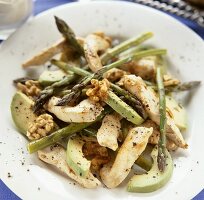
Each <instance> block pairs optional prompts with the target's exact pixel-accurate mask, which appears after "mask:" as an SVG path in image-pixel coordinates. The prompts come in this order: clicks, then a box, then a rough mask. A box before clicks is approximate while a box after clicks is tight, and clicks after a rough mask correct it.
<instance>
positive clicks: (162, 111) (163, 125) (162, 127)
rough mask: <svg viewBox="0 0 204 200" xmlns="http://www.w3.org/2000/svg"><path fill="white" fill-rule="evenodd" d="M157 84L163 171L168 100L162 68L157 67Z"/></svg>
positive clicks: (160, 168)
mask: <svg viewBox="0 0 204 200" xmlns="http://www.w3.org/2000/svg"><path fill="white" fill-rule="evenodd" d="M156 80H157V86H158V92H159V111H160V125H159V130H160V138H159V142H158V158H157V162H158V168H159V170H160V171H161V172H162V171H164V170H165V167H166V153H165V152H166V100H165V90H164V84H163V75H162V72H161V68H160V67H158V68H157V75H156Z"/></svg>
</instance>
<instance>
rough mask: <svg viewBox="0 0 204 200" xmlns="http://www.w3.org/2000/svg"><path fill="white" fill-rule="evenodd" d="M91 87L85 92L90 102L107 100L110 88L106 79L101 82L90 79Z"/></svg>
mask: <svg viewBox="0 0 204 200" xmlns="http://www.w3.org/2000/svg"><path fill="white" fill-rule="evenodd" d="M91 85H92V88H89V89H88V90H87V91H86V95H87V96H88V97H89V99H90V100H92V101H94V102H99V101H100V100H104V99H105V98H107V92H108V89H109V87H110V83H109V82H108V80H107V79H103V80H102V81H98V80H96V79H92V80H91Z"/></svg>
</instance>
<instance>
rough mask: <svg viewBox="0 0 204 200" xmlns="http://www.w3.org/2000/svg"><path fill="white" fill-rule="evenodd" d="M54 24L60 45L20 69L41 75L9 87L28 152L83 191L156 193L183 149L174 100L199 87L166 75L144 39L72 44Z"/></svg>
mask: <svg viewBox="0 0 204 200" xmlns="http://www.w3.org/2000/svg"><path fill="white" fill-rule="evenodd" d="M55 21H56V25H57V28H58V30H59V32H60V33H61V34H62V38H61V39H60V40H59V41H57V42H56V43H55V44H53V45H52V46H51V47H48V48H47V49H45V50H42V52H40V53H39V54H37V55H34V56H33V57H32V58H30V59H28V60H27V61H25V62H24V63H23V67H24V68H25V70H26V68H29V67H42V65H45V64H47V63H49V68H47V69H45V70H44V71H43V72H42V74H41V75H40V76H39V77H38V78H37V79H36V78H35V79H34V78H33V77H29V78H19V79H16V80H15V81H14V83H15V85H16V88H17V90H18V91H17V92H16V94H15V95H14V96H13V100H12V102H11V113H12V117H13V121H14V123H15V125H16V127H17V128H18V129H19V132H21V133H23V134H24V135H25V136H27V138H28V146H27V148H28V151H29V153H35V152H37V155H38V158H39V159H40V160H42V161H43V162H45V163H47V164H48V165H53V166H55V167H56V168H58V169H59V170H60V171H62V172H64V173H65V174H66V175H67V176H68V177H69V178H71V179H73V180H74V181H76V182H77V183H79V184H80V185H81V186H83V187H85V188H96V187H99V186H101V185H102V184H104V185H105V186H106V187H108V188H115V187H117V186H119V185H120V184H121V183H122V182H123V181H124V180H127V181H128V184H127V191H129V192H143V193H144V192H153V191H155V190H157V189H159V188H161V187H163V186H164V185H165V184H166V183H167V182H168V181H169V180H170V178H171V175H172V173H173V159H172V157H171V151H175V150H176V149H178V148H182V149H184V150H185V149H186V148H188V144H187V142H186V141H185V135H184V134H183V132H184V131H185V130H186V128H187V111H186V110H185V108H184V107H183V106H181V104H180V103H178V102H177V100H176V93H178V92H182V91H188V90H190V89H193V88H195V87H197V86H198V85H199V83H200V82H199V81H192V82H188V83H182V82H181V80H179V79H177V78H176V77H174V76H173V75H171V74H170V73H169V72H168V68H167V66H166V62H165V55H166V54H167V50H165V49H158V48H152V47H150V46H147V45H145V41H146V40H148V39H150V38H151V37H153V34H152V33H151V32H147V33H144V34H141V35H140V36H137V37H133V38H130V39H128V40H126V41H124V42H121V43H119V44H118V45H115V46H113V40H114V38H112V37H110V36H107V35H106V34H105V33H103V32H95V33H90V34H88V35H87V36H85V37H84V38H82V37H76V36H75V34H74V32H73V31H72V29H71V28H70V27H69V26H68V25H67V24H66V23H65V22H64V21H63V20H62V19H59V18H58V17H55ZM135 166H139V167H140V169H141V168H142V169H143V170H142V172H143V174H141V171H140V175H139V174H138V173H139V172H138V168H137V167H135ZM131 172H134V175H133V176H132V177H131V178H130V180H128V179H129V178H128V177H129V176H128V175H130V173H131Z"/></svg>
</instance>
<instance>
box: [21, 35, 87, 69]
mask: <svg viewBox="0 0 204 200" xmlns="http://www.w3.org/2000/svg"><path fill="white" fill-rule="evenodd" d="M77 40H78V42H79V43H80V44H81V45H83V39H82V38H77ZM70 52H73V49H71V48H69V47H68V45H67V42H66V39H65V38H61V39H60V40H59V41H57V42H56V43H55V44H53V45H52V46H50V47H48V48H46V49H44V50H42V51H41V52H40V53H38V54H37V55H35V56H33V57H32V58H30V59H29V60H27V61H25V62H24V63H23V64H22V66H23V67H24V68H27V67H30V66H35V65H36V66H37V65H43V64H45V63H46V62H47V61H49V60H50V59H51V58H52V57H54V56H55V55H57V54H59V53H63V54H66V56H67V54H68V53H70ZM63 57H65V55H64V56H63ZM63 60H64V59H63Z"/></svg>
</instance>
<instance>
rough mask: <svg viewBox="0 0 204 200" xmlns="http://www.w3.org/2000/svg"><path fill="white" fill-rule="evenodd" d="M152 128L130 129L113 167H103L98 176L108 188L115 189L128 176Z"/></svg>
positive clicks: (144, 146)
mask: <svg viewBox="0 0 204 200" xmlns="http://www.w3.org/2000/svg"><path fill="white" fill-rule="evenodd" d="M152 131H153V129H152V128H144V127H135V128H132V129H131V130H130V131H129V133H128V135H127V137H126V138H125V141H124V142H123V144H122V146H121V148H120V149H119V151H118V154H117V156H116V158H115V161H114V163H113V165H112V166H111V165H110V164H108V165H105V166H104V167H103V168H102V169H101V171H100V176H101V179H102V180H103V183H104V184H105V185H106V186H107V187H108V188H115V187H117V186H118V185H119V184H120V183H121V182H122V181H123V180H124V179H125V178H126V177H127V175H128V174H129V172H130V170H131V167H132V165H133V164H134V162H135V160H137V158H138V157H139V156H140V154H141V153H142V152H143V151H144V149H145V148H146V145H147V143H148V139H149V137H150V135H151V134H152Z"/></svg>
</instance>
